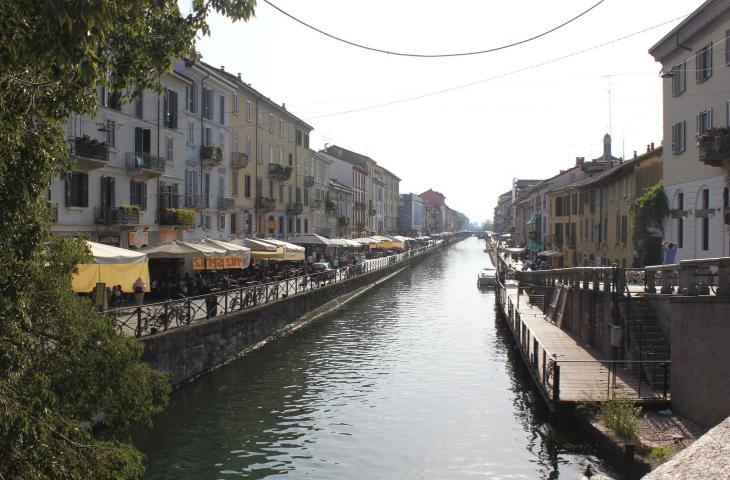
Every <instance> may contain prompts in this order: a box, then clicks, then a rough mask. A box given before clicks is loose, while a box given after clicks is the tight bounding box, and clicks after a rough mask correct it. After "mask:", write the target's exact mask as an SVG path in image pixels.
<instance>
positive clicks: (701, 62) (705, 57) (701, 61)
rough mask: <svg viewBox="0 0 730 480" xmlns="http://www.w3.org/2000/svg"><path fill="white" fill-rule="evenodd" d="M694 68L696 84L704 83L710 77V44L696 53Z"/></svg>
mask: <svg viewBox="0 0 730 480" xmlns="http://www.w3.org/2000/svg"><path fill="white" fill-rule="evenodd" d="M695 66H696V70H697V72H696V73H697V83H701V82H704V81H705V80H707V79H708V78H710V77H711V76H712V43H710V44H709V45H706V46H704V47H702V48H701V49H700V51H699V52H697V56H696V57H695Z"/></svg>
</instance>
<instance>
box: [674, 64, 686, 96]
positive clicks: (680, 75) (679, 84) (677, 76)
mask: <svg viewBox="0 0 730 480" xmlns="http://www.w3.org/2000/svg"><path fill="white" fill-rule="evenodd" d="M686 89H687V64H686V63H681V64H680V65H675V66H674V67H672V96H673V97H678V96H680V95H682V94H683V93H684V91H685V90H686Z"/></svg>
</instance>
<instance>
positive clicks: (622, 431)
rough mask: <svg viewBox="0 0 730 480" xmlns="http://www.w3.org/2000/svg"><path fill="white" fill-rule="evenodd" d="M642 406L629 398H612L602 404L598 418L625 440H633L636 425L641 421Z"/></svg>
mask: <svg viewBox="0 0 730 480" xmlns="http://www.w3.org/2000/svg"><path fill="white" fill-rule="evenodd" d="M640 414H641V407H636V406H634V404H633V403H632V402H631V401H629V400H624V399H617V400H610V401H608V402H604V403H602V404H601V408H600V410H599V411H598V418H599V420H601V422H602V423H603V424H604V425H606V426H607V427H608V428H610V429H611V430H613V431H614V432H616V434H618V435H619V436H620V437H622V438H624V439H625V440H629V441H630V440H633V439H634V437H635V436H636V426H637V424H638V423H639V415H640Z"/></svg>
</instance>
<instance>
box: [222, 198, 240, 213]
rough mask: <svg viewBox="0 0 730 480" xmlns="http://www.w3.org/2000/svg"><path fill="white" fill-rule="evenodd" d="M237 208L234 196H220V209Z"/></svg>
mask: <svg viewBox="0 0 730 480" xmlns="http://www.w3.org/2000/svg"><path fill="white" fill-rule="evenodd" d="M234 208H236V201H235V200H234V199H233V197H218V210H232V209H234Z"/></svg>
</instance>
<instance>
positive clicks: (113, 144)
mask: <svg viewBox="0 0 730 480" xmlns="http://www.w3.org/2000/svg"><path fill="white" fill-rule="evenodd" d="M106 145H107V147H109V148H112V149H114V148H117V122H115V121H114V120H111V119H109V118H107V119H106Z"/></svg>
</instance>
